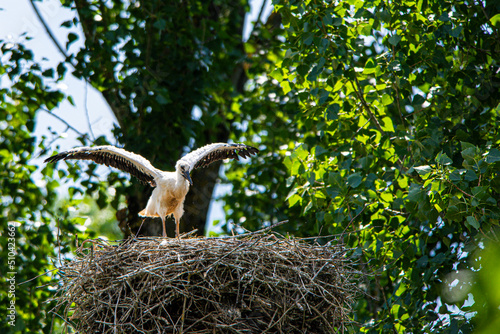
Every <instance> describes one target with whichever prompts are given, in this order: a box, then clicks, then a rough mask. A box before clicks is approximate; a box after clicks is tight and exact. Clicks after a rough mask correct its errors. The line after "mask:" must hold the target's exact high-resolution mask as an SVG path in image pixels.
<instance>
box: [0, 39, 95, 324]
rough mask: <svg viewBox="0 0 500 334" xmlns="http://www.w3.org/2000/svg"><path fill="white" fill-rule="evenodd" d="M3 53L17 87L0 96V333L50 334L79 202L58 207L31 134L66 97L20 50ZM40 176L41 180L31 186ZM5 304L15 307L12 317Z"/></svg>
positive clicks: (50, 173) (53, 183) (5, 48)
mask: <svg viewBox="0 0 500 334" xmlns="http://www.w3.org/2000/svg"><path fill="white" fill-rule="evenodd" d="M2 54H3V55H4V57H3V58H2V61H3V63H2V64H0V74H1V75H5V77H4V78H5V79H7V78H8V80H10V82H11V83H12V84H11V85H10V87H9V88H8V89H7V88H2V89H1V94H0V162H1V164H2V168H1V169H0V198H1V199H2V200H1V201H0V212H2V215H1V216H0V228H1V230H2V233H1V236H0V254H1V255H0V258H1V259H2V261H0V271H1V272H2V277H1V278H0V286H1V291H2V292H1V293H0V300H1V303H0V305H1V306H0V307H1V312H2V314H4V315H5V316H4V317H3V318H2V320H1V322H0V330H1V331H2V332H3V333H9V332H26V331H28V330H29V331H33V332H44V333H48V332H50V328H51V327H52V328H57V326H58V321H57V317H56V318H55V319H56V321H55V322H54V315H53V314H50V312H49V311H50V310H51V307H52V306H53V305H52V304H50V303H49V304H48V305H43V303H46V302H47V301H48V299H49V298H50V297H52V293H53V290H54V289H53V287H52V286H50V285H48V284H49V282H50V281H51V277H53V274H52V273H51V271H52V270H53V269H54V268H55V263H56V261H58V260H60V259H63V258H65V257H66V256H67V254H68V253H69V251H70V249H71V243H72V242H73V241H72V239H74V234H75V233H76V232H78V230H76V228H75V223H76V221H75V220H74V219H72V218H70V217H69V216H68V214H67V213H68V207H70V206H74V205H76V204H77V202H78V201H77V200H74V199H73V198H72V197H71V198H70V199H69V200H68V202H67V205H66V206H63V207H58V208H54V207H53V205H54V201H55V199H56V198H57V194H56V188H57V187H58V185H59V182H58V180H57V179H58V176H57V175H54V170H53V169H52V168H51V167H47V168H45V169H42V170H39V169H38V168H37V166H36V165H35V164H34V163H33V160H34V158H35V157H36V156H37V155H39V154H40V153H41V152H43V150H44V149H45V144H44V141H43V140H42V141H41V142H38V141H37V138H35V137H33V130H34V126H35V121H34V120H35V115H36V112H37V111H39V110H41V109H45V110H51V109H53V108H54V107H55V106H57V105H58V104H59V103H60V102H61V101H62V100H63V99H64V98H65V96H64V95H63V94H62V93H60V92H58V91H55V90H52V89H51V88H50V87H48V86H47V82H50V81H51V80H54V79H55V78H54V77H53V74H52V72H50V71H49V72H47V71H44V70H43V69H42V67H41V66H40V64H37V63H35V62H34V61H33V53H32V52H31V51H29V50H26V49H25V48H24V47H23V45H12V44H9V43H4V44H2ZM37 173H41V175H42V177H41V178H42V180H44V182H43V183H38V182H35V181H34V180H35V174H37ZM88 236H89V235H86V234H83V233H81V237H82V238H85V237H88ZM12 303H14V304H12ZM11 305H12V306H11ZM42 305H43V306H42ZM8 307H15V314H14V309H11V310H8ZM8 314H9V315H12V317H7V315H8ZM10 321H12V323H9V322H10ZM12 325H14V326H12Z"/></svg>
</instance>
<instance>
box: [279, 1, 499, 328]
mask: <svg viewBox="0 0 500 334" xmlns="http://www.w3.org/2000/svg"><path fill="white" fill-rule="evenodd" d="M274 4H275V9H276V10H277V12H278V13H279V14H280V15H281V17H282V20H283V25H284V28H285V37H286V42H285V43H284V48H285V50H286V52H285V54H284V56H283V57H282V59H281V60H280V61H279V62H277V66H276V69H275V70H274V71H273V72H271V73H270V76H271V78H274V79H275V80H277V81H279V84H280V86H281V88H282V92H281V94H280V96H281V99H287V98H289V99H297V100H298V104H299V106H300V114H297V115H296V116H295V117H294V118H293V122H294V123H295V124H296V126H295V127H294V129H295V128H296V129H298V130H299V134H298V135H296V136H289V138H290V140H292V141H293V142H294V144H289V145H293V146H294V150H293V152H292V153H291V155H289V156H287V157H285V159H284V160H283V163H284V166H285V168H286V171H287V173H288V174H289V175H290V178H289V179H288V181H287V182H288V184H289V193H288V195H286V194H284V193H281V194H279V195H278V197H285V196H287V202H288V205H289V206H290V208H291V209H293V208H298V209H300V212H301V215H302V216H303V220H304V221H305V223H304V225H303V226H302V227H301V228H300V230H299V234H305V235H316V234H318V233H323V234H337V235H342V236H343V240H344V242H345V243H346V245H347V246H348V247H352V248H353V249H354V251H355V254H357V256H359V259H360V263H363V264H364V265H363V268H364V270H366V271H367V272H368V273H369V274H371V276H370V277H371V278H370V279H369V280H368V281H367V282H366V290H367V293H368V294H369V295H371V296H375V300H371V299H369V298H367V299H363V300H361V301H360V303H359V306H358V309H357V313H356V318H355V319H356V320H357V321H358V322H359V324H360V328H359V330H360V331H362V332H386V331H388V330H391V331H395V332H407V331H431V330H432V331H439V330H448V329H450V328H451V329H454V330H455V331H457V330H458V328H460V330H468V329H469V328H470V324H469V323H468V321H467V318H464V316H463V314H460V313H459V312H456V311H449V310H448V308H447V307H445V306H444V305H446V303H448V304H454V303H456V305H457V306H458V307H460V306H461V305H460V304H458V303H459V302H460V301H448V300H445V299H441V298H440V296H441V290H442V289H445V290H446V289H447V286H446V285H445V284H444V279H443V278H444V277H445V276H446V275H447V274H449V273H451V272H455V271H461V270H465V269H467V268H470V262H469V259H470V257H471V256H470V254H471V253H470V251H471V250H473V249H475V248H476V246H477V243H478V242H479V241H480V240H481V238H482V237H483V236H484V235H488V234H494V233H495V230H496V229H497V228H498V224H499V219H500V210H499V206H498V202H497V200H498V198H499V192H500V188H499V187H498V176H499V175H498V173H499V172H498V170H499V162H498V159H499V153H500V151H499V150H498V144H499V140H500V137H499V132H498V126H497V125H498V123H499V120H500V119H499V116H500V115H499V112H500V106H499V100H498V93H499V86H500V75H499V68H500V67H499V63H498V62H499V57H498V54H500V53H498V52H497V50H500V40H499V39H498V27H497V26H495V25H493V24H492V21H490V18H491V17H493V16H494V15H495V14H496V13H497V12H498V10H499V9H500V8H497V6H498V5H495V4H492V3H488V5H487V6H486V7H484V4H483V3H482V2H481V1H479V2H475V3H474V4H471V3H470V2H463V1H455V2H453V3H452V2H447V1H399V2H386V1H355V0H353V1H338V2H330V1H324V2H323V1H304V2H296V1H290V2H288V1H287V2H284V1H274ZM289 147H290V146H289ZM291 209H288V210H291ZM294 220H297V219H296V218H295V219H294ZM440 305H443V307H440Z"/></svg>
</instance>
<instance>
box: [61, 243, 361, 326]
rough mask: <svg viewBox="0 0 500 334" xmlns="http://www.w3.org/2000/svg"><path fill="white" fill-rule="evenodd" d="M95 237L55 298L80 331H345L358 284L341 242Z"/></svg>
mask: <svg viewBox="0 0 500 334" xmlns="http://www.w3.org/2000/svg"><path fill="white" fill-rule="evenodd" d="M162 240H164V239H161V238H141V239H129V240H127V241H125V242H123V243H121V244H119V245H109V244H106V243H104V242H95V241H93V246H92V247H90V248H86V249H85V251H82V252H80V253H79V254H77V257H76V259H75V260H72V261H70V262H68V263H67V264H66V265H65V266H64V267H63V268H61V269H60V274H61V277H62V284H61V288H60V290H59V291H58V294H57V295H56V297H55V299H56V300H57V304H58V307H59V308H60V309H61V310H63V313H64V316H65V317H66V318H67V319H68V321H69V322H70V323H71V324H72V325H73V327H74V328H75V329H76V330H77V331H78V332H80V333H133V332H134V333H135V332H137V333H200V334H201V333H334V332H342V331H343V330H344V329H345V326H346V324H347V323H348V322H349V319H348V315H349V313H350V311H351V304H352V303H353V300H354V293H355V291H356V288H355V285H354V283H353V282H352V277H353V270H352V269H351V268H350V267H349V266H348V265H347V264H346V262H347V258H346V257H345V252H344V250H343V249H342V248H341V247H340V246H332V245H328V246H320V245H318V244H311V243H306V242H304V241H303V240H299V239H286V238H278V237H276V236H275V235H273V234H257V235H251V236H246V237H243V238H234V237H233V238H182V239H166V240H165V241H164V242H163V243H161V241H162Z"/></svg>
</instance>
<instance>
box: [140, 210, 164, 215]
mask: <svg viewBox="0 0 500 334" xmlns="http://www.w3.org/2000/svg"><path fill="white" fill-rule="evenodd" d="M139 217H160V216H159V215H157V214H147V213H146V209H144V210H141V212H139Z"/></svg>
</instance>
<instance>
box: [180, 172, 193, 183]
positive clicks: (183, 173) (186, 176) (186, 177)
mask: <svg viewBox="0 0 500 334" xmlns="http://www.w3.org/2000/svg"><path fill="white" fill-rule="evenodd" d="M182 176H184V178H185V179H186V180H188V181H189V184H190V185H193V180H191V176H189V172H188V171H187V170H185V171H183V172H182Z"/></svg>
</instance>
